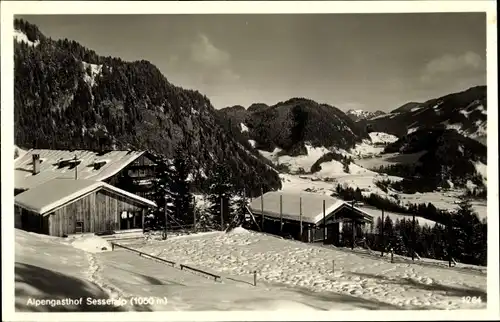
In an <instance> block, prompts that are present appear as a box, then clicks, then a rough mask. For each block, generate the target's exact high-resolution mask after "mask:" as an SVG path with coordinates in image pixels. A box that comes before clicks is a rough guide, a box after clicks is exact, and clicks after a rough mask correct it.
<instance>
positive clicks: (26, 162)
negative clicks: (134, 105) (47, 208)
mask: <svg viewBox="0 0 500 322" xmlns="http://www.w3.org/2000/svg"><path fill="white" fill-rule="evenodd" d="M144 153H145V151H109V152H107V153H103V154H102V155H99V153H98V152H95V151H87V150H73V151H70V150H45V149H32V150H29V151H27V152H26V154H24V155H23V156H22V157H20V158H18V159H16V160H15V161H14V188H16V189H30V188H33V187H36V186H38V185H40V184H43V183H45V182H48V181H50V180H52V179H56V178H72V179H74V177H75V169H74V168H71V169H70V167H68V166H63V167H59V161H61V160H70V159H74V157H75V155H76V157H77V159H78V160H79V161H80V163H79V164H78V165H77V166H76V168H77V171H78V179H88V180H94V181H102V180H105V179H107V178H109V177H111V176H113V175H115V174H116V173H118V172H119V171H120V170H122V169H123V168H124V167H126V166H127V165H129V164H130V163H132V162H133V161H134V160H136V159H137V158H138V157H140V156H141V155H143V154H144ZM33 154H39V155H40V160H41V164H40V173H38V174H36V175H33V174H32V171H33V159H32V158H33ZM96 162H103V163H101V167H100V168H98V169H96V168H94V164H95V163H96Z"/></svg>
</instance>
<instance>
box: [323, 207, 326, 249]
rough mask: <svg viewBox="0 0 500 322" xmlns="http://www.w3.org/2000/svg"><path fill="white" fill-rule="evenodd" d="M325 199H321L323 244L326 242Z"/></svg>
mask: <svg viewBox="0 0 500 322" xmlns="http://www.w3.org/2000/svg"><path fill="white" fill-rule="evenodd" d="M325 204H326V201H325V199H323V244H326V206H325Z"/></svg>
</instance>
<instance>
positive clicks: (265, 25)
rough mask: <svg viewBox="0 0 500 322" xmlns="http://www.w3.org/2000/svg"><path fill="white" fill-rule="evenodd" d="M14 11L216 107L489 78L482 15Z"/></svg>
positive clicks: (390, 102)
mask: <svg viewBox="0 0 500 322" xmlns="http://www.w3.org/2000/svg"><path fill="white" fill-rule="evenodd" d="M21 18H24V19H25V20H28V21H29V22H31V23H34V24H36V25H38V27H39V28H40V30H41V31H42V33H44V34H45V35H46V36H49V37H51V38H53V39H59V38H68V39H72V40H76V41H78V42H79V43H81V44H82V45H84V46H86V47H88V48H90V49H93V50H95V51H96V52H97V53H98V54H100V55H104V56H116V57H120V58H122V59H123V60H126V61H134V60H141V59H145V60H149V61H150V62H151V63H153V64H154V65H156V66H157V67H158V68H159V69H160V71H161V72H162V73H163V74H164V75H165V77H166V78H167V79H168V80H169V81H170V82H171V83H173V84H175V85H179V86H182V87H184V88H190V89H195V90H198V91H200V92H201V93H203V94H205V95H206V96H207V97H208V98H209V99H210V101H211V102H212V104H213V105H214V107H215V108H217V109H220V108H223V107H226V106H232V105H243V106H245V107H248V106H249V105H250V104H252V103H266V104H269V105H272V104H276V103H278V102H280V101H285V100H287V99H289V98H292V97H306V98H310V99H313V100H315V101H317V102H320V103H326V104H330V105H333V106H336V107H338V108H340V109H342V110H348V109H363V110H367V111H375V110H382V111H390V110H393V109H395V108H397V107H399V106H401V105H403V104H405V103H407V102H410V101H417V102H423V101H426V100H428V99H432V98H437V97H439V96H443V95H446V94H449V93H453V92H458V91H462V90H465V89H467V88H469V87H472V86H476V85H486V15H485V13H405V14H403V13H397V14H287V15H285V14H267V15H250V14H245V15H242V14H238V15H236V14H234V15H59V16H56V15H50V16H47V15H44V16H42V15H37V16H21Z"/></svg>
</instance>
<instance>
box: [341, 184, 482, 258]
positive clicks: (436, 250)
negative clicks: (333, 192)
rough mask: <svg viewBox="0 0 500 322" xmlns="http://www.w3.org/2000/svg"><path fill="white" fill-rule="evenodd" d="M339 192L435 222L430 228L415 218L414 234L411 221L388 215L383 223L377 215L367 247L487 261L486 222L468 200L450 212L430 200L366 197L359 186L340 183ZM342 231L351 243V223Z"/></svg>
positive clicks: (391, 210)
mask: <svg viewBox="0 0 500 322" xmlns="http://www.w3.org/2000/svg"><path fill="white" fill-rule="evenodd" d="M337 193H338V195H339V196H341V197H342V198H343V199H345V200H353V199H354V200H358V201H363V202H366V203H367V204H369V205H371V206H374V207H376V208H378V209H384V210H385V211H390V212H397V213H403V214H409V215H413V214H414V215H415V216H416V217H421V218H425V219H428V220H431V221H434V222H435V224H434V226H432V227H431V226H429V225H427V224H424V225H420V224H419V223H418V219H416V225H415V235H414V236H413V221H412V220H405V219H402V220H399V219H397V220H396V221H395V222H393V220H392V219H391V218H390V217H385V218H384V222H383V223H382V219H381V218H378V220H377V222H376V224H375V230H374V231H373V233H369V234H366V241H367V244H368V247H370V248H371V249H372V250H377V251H381V250H384V251H386V252H387V251H389V250H390V249H391V248H393V249H394V252H395V253H396V254H399V255H402V256H410V257H411V250H413V249H414V250H415V251H416V253H417V254H418V255H419V256H421V257H427V258H433V259H439V260H449V255H450V256H451V257H452V258H454V259H455V260H456V261H458V262H461V263H467V264H473V265H486V264H487V256H486V255H487V231H488V227H487V222H486V220H480V219H479V217H478V215H477V214H476V213H474V211H473V210H472V206H471V204H470V202H469V201H468V200H467V199H464V200H463V201H462V202H461V203H460V205H459V209H458V210H457V211H453V212H450V211H444V210H440V209H437V208H436V207H435V206H434V205H433V204H431V203H427V204H424V203H422V204H418V205H417V204H410V205H408V206H402V205H400V204H396V203H393V202H392V201H390V200H388V199H386V198H382V197H380V196H378V195H375V194H371V195H370V197H364V196H363V195H362V193H361V191H360V190H359V189H356V190H354V189H352V188H343V187H341V186H340V185H338V186H337ZM382 227H383V228H382ZM382 232H383V236H384V237H382ZM343 234H344V236H346V245H350V243H351V241H350V240H349V238H350V236H351V230H350V228H349V226H345V229H344V231H343Z"/></svg>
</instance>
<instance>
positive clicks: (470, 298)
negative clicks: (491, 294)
mask: <svg viewBox="0 0 500 322" xmlns="http://www.w3.org/2000/svg"><path fill="white" fill-rule="evenodd" d="M462 302H464V303H481V302H482V300H481V297H480V296H463V297H462Z"/></svg>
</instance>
